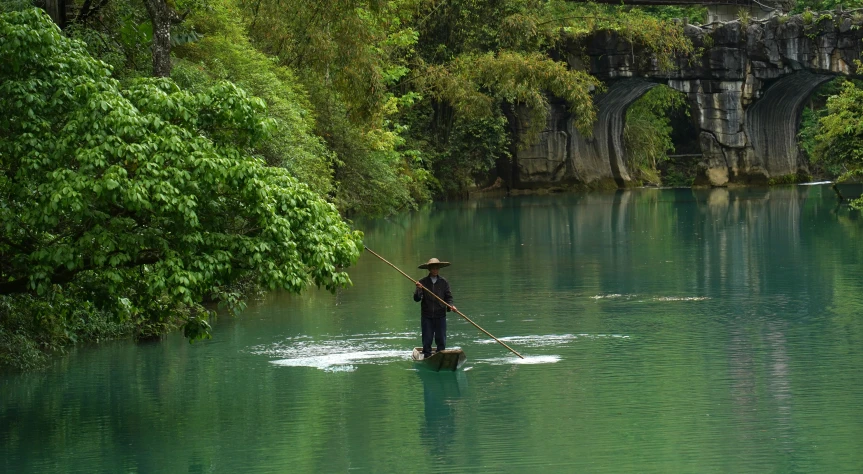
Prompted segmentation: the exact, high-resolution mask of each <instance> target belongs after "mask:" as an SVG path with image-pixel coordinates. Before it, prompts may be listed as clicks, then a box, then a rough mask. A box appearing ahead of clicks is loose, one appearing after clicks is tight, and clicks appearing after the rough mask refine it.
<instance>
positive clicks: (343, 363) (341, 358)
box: [270, 350, 410, 372]
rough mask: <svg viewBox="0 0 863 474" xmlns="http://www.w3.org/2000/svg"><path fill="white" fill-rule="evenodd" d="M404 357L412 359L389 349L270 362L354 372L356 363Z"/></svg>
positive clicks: (405, 353) (373, 362) (378, 362)
mask: <svg viewBox="0 0 863 474" xmlns="http://www.w3.org/2000/svg"><path fill="white" fill-rule="evenodd" d="M404 359H410V352H408V351H404V350H401V351H397V350H389V351H364V352H344V353H339V354H321V355H317V356H306V357H294V358H289V359H281V360H271V361H270V363H271V364H274V365H280V366H283V367H313V368H315V369H320V370H323V371H325V372H353V371H355V370H356V369H357V368H356V365H354V364H358V363H367V364H383V363H389V362H393V361H397V360H404Z"/></svg>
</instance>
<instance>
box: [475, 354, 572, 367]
mask: <svg viewBox="0 0 863 474" xmlns="http://www.w3.org/2000/svg"><path fill="white" fill-rule="evenodd" d="M559 361H560V356H559V355H541V356H524V359H519V358H518V357H514V356H513V357H496V358H494V359H477V360H476V362H480V363H486V364H490V365H512V364H515V365H535V364H554V363H557V362H559Z"/></svg>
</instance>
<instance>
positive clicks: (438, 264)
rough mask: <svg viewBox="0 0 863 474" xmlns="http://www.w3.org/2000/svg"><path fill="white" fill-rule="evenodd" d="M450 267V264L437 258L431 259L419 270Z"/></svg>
mask: <svg viewBox="0 0 863 474" xmlns="http://www.w3.org/2000/svg"><path fill="white" fill-rule="evenodd" d="M448 266H449V262H441V261H440V260H438V259H436V258H430V259H429V261H428V262H426V263H424V264H422V265H420V266H419V267H418V268H422V269H427V268H428V267H438V268H443V267H448Z"/></svg>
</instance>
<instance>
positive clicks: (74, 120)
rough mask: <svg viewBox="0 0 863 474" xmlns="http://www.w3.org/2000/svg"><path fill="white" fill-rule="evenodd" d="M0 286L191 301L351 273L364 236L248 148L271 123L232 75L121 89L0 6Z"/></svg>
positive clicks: (44, 24) (161, 315)
mask: <svg viewBox="0 0 863 474" xmlns="http://www.w3.org/2000/svg"><path fill="white" fill-rule="evenodd" d="M0 63H2V64H3V65H4V67H3V68H2V69H0V108H2V110H3V111H4V114H3V115H2V116H0V222H2V228H0V295H12V294H22V293H26V294H31V295H35V297H37V298H48V297H50V295H51V294H52V293H56V292H64V291H77V292H78V294H80V295H86V296H87V298H88V299H89V300H91V301H94V302H95V303H96V304H97V305H99V306H101V307H105V308H109V309H111V310H112V311H113V312H114V313H115V314H116V315H118V316H120V317H127V318H128V317H132V316H136V317H141V316H143V317H146V318H149V319H152V320H156V321H158V320H163V319H165V318H169V317H172V316H176V315H177V314H178V309H179V308H186V309H187V310H188V312H187V313H186V314H187V315H188V317H187V318H186V319H187V321H186V334H187V335H188V336H189V337H190V338H192V339H194V338H197V337H206V336H207V329H208V326H207V323H206V318H204V317H202V315H206V314H208V313H207V312H206V311H205V310H204V308H203V307H202V306H201V303H202V301H203V300H204V299H205V298H211V297H212V298H214V299H216V300H218V301H221V302H225V303H227V304H229V305H230V306H231V307H232V308H233V309H235V310H239V309H241V308H242V295H240V294H238V293H236V292H235V291H233V289H234V285H236V284H237V283H238V282H242V281H247V282H251V283H253V284H255V285H258V286H260V287H263V288H268V289H275V288H283V289H286V290H289V291H294V292H298V291H301V290H302V289H303V288H305V287H306V286H307V285H309V284H316V285H320V286H325V287H327V288H329V289H335V288H337V287H341V286H345V285H348V284H350V280H349V278H348V275H347V274H346V273H345V271H344V268H345V267H347V266H349V265H351V264H352V263H353V262H355V261H356V259H357V258H358V257H359V253H360V251H361V248H362V247H361V235H360V233H358V232H355V231H351V229H350V228H349V227H348V225H347V224H346V223H345V222H344V221H343V220H342V219H341V218H340V217H339V215H338V213H337V211H336V209H335V207H334V206H333V205H332V204H329V203H327V202H325V201H323V200H322V199H321V198H320V197H319V196H318V195H317V194H315V193H314V192H312V191H311V190H310V189H309V188H308V187H307V186H305V185H303V184H300V183H298V182H297V180H296V179H294V178H293V177H291V176H290V174H289V173H288V171H286V170H284V169H281V168H275V167H267V166H266V165H265V163H264V162H263V161H262V160H261V159H260V158H257V157H255V156H252V155H250V154H249V152H248V151H249V150H252V149H254V146H255V144H256V143H257V142H258V141H259V140H261V139H262V138H263V137H265V136H266V135H267V133H268V132H269V129H270V128H271V127H272V123H271V121H269V120H266V119H263V118H262V113H263V111H264V104H263V101H261V100H260V99H254V98H251V97H249V96H247V95H246V93H245V92H244V91H243V90H241V89H239V88H237V87H236V86H234V85H232V84H230V83H220V84H217V85H215V86H213V87H212V88H209V89H207V90H204V91H201V92H198V93H190V92H185V91H182V90H180V89H179V88H178V87H177V86H176V85H175V84H174V83H173V82H172V81H171V80H169V79H164V78H163V79H146V80H140V81H136V82H133V83H132V84H131V85H129V87H128V88H121V87H120V85H119V83H118V82H117V81H116V80H114V79H112V78H111V77H110V72H109V70H108V68H107V66H106V65H105V64H104V63H101V62H99V61H97V60H94V59H93V58H92V57H90V56H89V55H88V54H87V52H86V51H85V50H84V47H83V45H82V44H80V43H79V42H76V41H72V40H69V39H67V38H66V37H64V36H63V35H62V34H61V33H60V31H59V30H58V29H57V27H56V26H55V25H54V24H53V23H51V21H50V19H49V18H48V17H47V15H46V14H44V13H43V12H41V11H40V10H37V9H27V10H23V11H13V12H8V13H2V14H0Z"/></svg>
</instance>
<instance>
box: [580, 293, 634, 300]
mask: <svg viewBox="0 0 863 474" xmlns="http://www.w3.org/2000/svg"><path fill="white" fill-rule="evenodd" d="M636 296H638V295H621V294H620V293H612V294H609V295H596V296H591V297H590V298H591V299H594V300H612V299H617V298H626V299H632V298H635V297H636Z"/></svg>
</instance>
